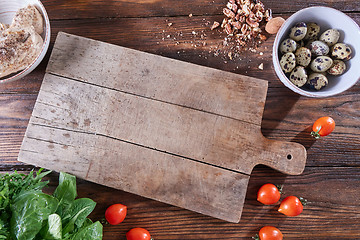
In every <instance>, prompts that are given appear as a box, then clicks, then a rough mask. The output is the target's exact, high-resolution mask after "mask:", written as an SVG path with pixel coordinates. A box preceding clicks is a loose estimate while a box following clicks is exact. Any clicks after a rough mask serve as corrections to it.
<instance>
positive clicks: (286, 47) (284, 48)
mask: <svg viewBox="0 0 360 240" xmlns="http://www.w3.org/2000/svg"><path fill="white" fill-rule="evenodd" d="M296 45H297V44H296V42H295V41H294V40H292V39H291V38H287V39H285V40H284V41H282V42H281V44H280V52H281V53H288V52H295V50H296Z"/></svg>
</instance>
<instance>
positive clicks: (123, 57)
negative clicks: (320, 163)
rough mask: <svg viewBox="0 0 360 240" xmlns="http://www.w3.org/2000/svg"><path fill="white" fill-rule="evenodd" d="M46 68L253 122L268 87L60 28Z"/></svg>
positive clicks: (169, 101)
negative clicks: (68, 32)
mask: <svg viewBox="0 0 360 240" xmlns="http://www.w3.org/2000/svg"><path fill="white" fill-rule="evenodd" d="M89 66H91V68H90V69H89ZM84 69H88V70H86V71H84ZM46 71H47V72H48V73H53V74H55V75H59V76H62V77H65V78H70V79H75V80H79V81H82V82H85V83H90V84H95V85H98V86H99V85H100V86H101V87H105V88H109V89H114V90H117V91H121V92H125V93H130V94H133V95H137V96H142V97H145V98H148V99H154V100H158V101H161V102H165V103H172V104H176V105H179V106H184V107H187V108H191V109H199V110H202V111H204V112H211V113H214V114H218V115H220V116H224V117H229V118H233V119H236V120H240V121H245V122H248V123H251V124H258V125H260V124H261V116H262V113H263V107H262V106H264V104H265V98H266V92H267V82H266V81H262V80H260V79H254V78H250V77H246V76H240V75H235V74H232V73H228V72H224V71H217V70H215V69H210V68H204V67H196V66H194V65H193V64H189V63H187V62H183V61H177V60H174V59H169V58H163V57H159V56H157V55H153V54H147V53H144V52H140V51H135V50H132V49H128V48H123V47H120V46H116V45H111V44H104V43H103V42H99V41H94V40H91V39H88V38H82V37H78V36H75V35H69V34H66V33H61V32H60V33H59V35H58V37H57V42H56V46H55V48H54V50H53V52H52V54H51V59H50V62H49V65H48V68H47V70H46ZM244 102H246V104H243V103H244Z"/></svg>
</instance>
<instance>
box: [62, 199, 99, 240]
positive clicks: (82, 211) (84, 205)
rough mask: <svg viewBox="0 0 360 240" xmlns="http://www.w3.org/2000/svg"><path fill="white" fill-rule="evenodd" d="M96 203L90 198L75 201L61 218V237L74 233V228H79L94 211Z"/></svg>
mask: <svg viewBox="0 0 360 240" xmlns="http://www.w3.org/2000/svg"><path fill="white" fill-rule="evenodd" d="M95 206H96V203H95V202H94V201H93V200H91V199H90V198H80V199H76V200H75V201H74V203H73V204H72V205H71V207H70V208H69V211H68V212H67V213H66V215H65V218H63V225H65V227H64V229H63V236H64V235H65V234H67V233H71V232H73V231H74V229H75V226H76V227H77V228H80V227H81V226H82V225H83V223H84V221H85V220H86V217H87V216H89V214H90V213H91V212H92V211H93V210H94V208H95Z"/></svg>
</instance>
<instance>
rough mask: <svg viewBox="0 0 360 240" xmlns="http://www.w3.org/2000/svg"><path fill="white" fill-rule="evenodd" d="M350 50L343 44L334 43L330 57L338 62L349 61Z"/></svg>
mask: <svg viewBox="0 0 360 240" xmlns="http://www.w3.org/2000/svg"><path fill="white" fill-rule="evenodd" d="M351 52H352V51H351V48H350V47H349V46H348V45H346V44H345V43H336V44H335V45H334V46H333V48H332V51H331V56H333V57H334V58H336V59H340V60H345V61H346V60H349V59H350V58H351Z"/></svg>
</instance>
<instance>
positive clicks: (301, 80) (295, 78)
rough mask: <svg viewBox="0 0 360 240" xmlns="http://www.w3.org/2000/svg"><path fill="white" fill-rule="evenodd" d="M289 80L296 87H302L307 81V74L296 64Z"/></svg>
mask: <svg viewBox="0 0 360 240" xmlns="http://www.w3.org/2000/svg"><path fill="white" fill-rule="evenodd" d="M289 79H290V81H291V82H292V83H293V84H295V85H296V86H297V87H302V86H304V85H305V83H306V82H307V79H308V76H307V72H306V70H305V68H304V67H303V66H297V67H296V68H295V69H294V70H293V71H292V72H291V74H290V77H289Z"/></svg>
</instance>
